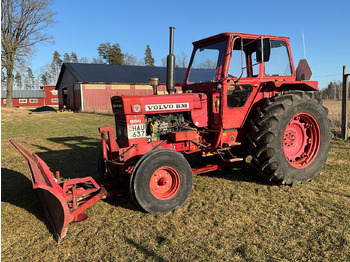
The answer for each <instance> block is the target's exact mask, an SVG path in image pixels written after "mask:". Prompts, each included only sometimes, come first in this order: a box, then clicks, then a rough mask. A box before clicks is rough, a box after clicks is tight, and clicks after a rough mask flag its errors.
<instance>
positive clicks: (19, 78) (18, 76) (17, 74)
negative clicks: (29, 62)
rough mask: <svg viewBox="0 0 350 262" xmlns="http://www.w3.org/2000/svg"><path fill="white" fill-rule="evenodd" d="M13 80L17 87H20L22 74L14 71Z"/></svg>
mask: <svg viewBox="0 0 350 262" xmlns="http://www.w3.org/2000/svg"><path fill="white" fill-rule="evenodd" d="M15 82H16V85H17V89H22V76H21V74H20V73H18V72H17V73H16V76H15Z"/></svg>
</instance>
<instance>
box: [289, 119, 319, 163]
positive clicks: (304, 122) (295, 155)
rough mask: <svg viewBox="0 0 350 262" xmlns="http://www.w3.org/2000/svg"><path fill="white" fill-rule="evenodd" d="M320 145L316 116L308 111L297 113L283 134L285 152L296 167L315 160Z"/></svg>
mask: <svg viewBox="0 0 350 262" xmlns="http://www.w3.org/2000/svg"><path fill="white" fill-rule="evenodd" d="M319 147H320V129H319V126H318V124H317V122H316V120H315V118H314V117H313V116H312V115H310V114H307V113H299V114H297V115H295V116H294V117H293V118H292V119H291V120H290V121H289V122H288V124H287V127H286V129H285V130H284V135H283V152H284V155H285V157H286V159H287V160H288V162H289V163H290V164H291V165H292V166H293V167H295V168H305V167H306V166H308V165H309V164H311V162H312V161H313V160H314V158H315V156H316V155H317V153H318V150H319Z"/></svg>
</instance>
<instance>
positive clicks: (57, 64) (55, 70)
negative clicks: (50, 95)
mask: <svg viewBox="0 0 350 262" xmlns="http://www.w3.org/2000/svg"><path fill="white" fill-rule="evenodd" d="M61 65H62V60H61V55H60V53H58V52H57V51H55V52H54V53H53V57H52V62H51V72H52V76H53V78H54V81H57V79H58V74H59V71H60V68H61Z"/></svg>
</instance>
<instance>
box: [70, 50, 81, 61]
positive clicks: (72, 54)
mask: <svg viewBox="0 0 350 262" xmlns="http://www.w3.org/2000/svg"><path fill="white" fill-rule="evenodd" d="M70 58H71V62H72V63H78V62H79V61H78V56H77V54H76V53H74V52H72V53H71V54H70Z"/></svg>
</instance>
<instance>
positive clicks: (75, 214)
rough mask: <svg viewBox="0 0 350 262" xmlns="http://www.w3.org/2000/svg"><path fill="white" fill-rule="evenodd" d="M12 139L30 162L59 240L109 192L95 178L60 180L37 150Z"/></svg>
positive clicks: (32, 172)
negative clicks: (71, 224)
mask: <svg viewBox="0 0 350 262" xmlns="http://www.w3.org/2000/svg"><path fill="white" fill-rule="evenodd" d="M9 142H10V144H11V145H12V146H13V147H14V148H15V149H16V150H17V151H18V152H19V153H20V154H21V155H22V157H23V158H24V159H25V160H26V161H27V164H28V167H29V170H30V174H31V180H32V183H33V188H34V189H37V192H38V194H39V198H40V200H41V202H42V204H43V206H44V209H45V213H46V216H47V218H48V220H49V223H50V225H51V228H52V233H53V235H54V237H55V239H56V240H57V242H60V240H61V239H62V238H63V237H64V236H65V235H66V233H67V230H68V225H69V223H77V222H81V221H83V220H85V219H86V218H87V215H86V214H84V213H82V212H83V211H84V210H85V209H87V208H88V207H90V206H91V205H93V204H94V203H96V202H97V201H98V200H100V199H104V198H106V197H107V196H109V195H110V194H109V193H108V192H107V190H106V189H105V188H104V187H103V186H100V185H98V184H97V183H96V181H95V180H94V179H93V178H92V177H85V178H76V179H70V180H67V181H61V179H60V175H59V172H58V171H57V172H56V175H54V174H53V173H52V172H51V171H50V169H49V167H48V166H47V165H46V163H45V162H44V161H43V160H42V159H41V158H40V157H38V156H37V155H36V154H35V153H33V152H31V151H30V150H29V149H27V148H25V147H24V146H22V145H20V144H19V143H17V142H16V141H14V140H10V141H9Z"/></svg>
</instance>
